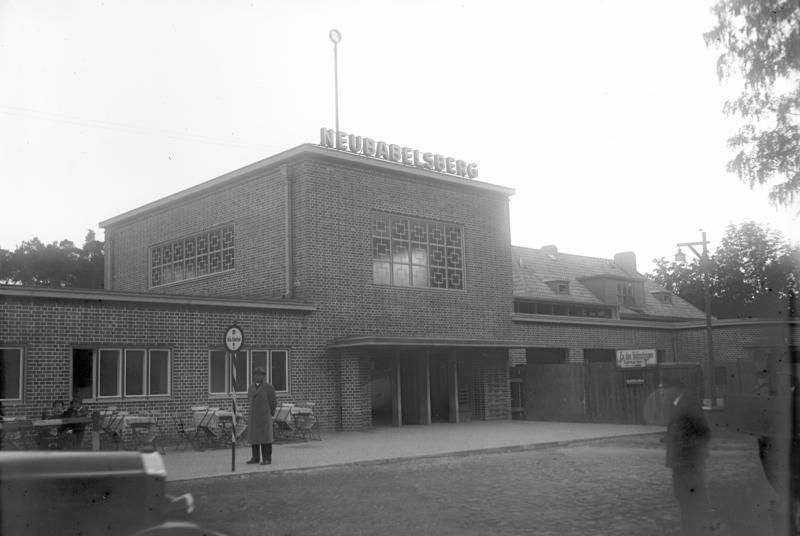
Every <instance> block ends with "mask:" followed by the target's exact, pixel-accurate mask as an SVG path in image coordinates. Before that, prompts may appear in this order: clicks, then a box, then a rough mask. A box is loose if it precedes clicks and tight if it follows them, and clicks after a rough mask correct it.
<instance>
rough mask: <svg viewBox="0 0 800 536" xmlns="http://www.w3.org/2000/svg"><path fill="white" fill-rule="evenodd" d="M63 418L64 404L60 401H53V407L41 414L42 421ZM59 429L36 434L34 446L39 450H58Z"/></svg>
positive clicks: (50, 429) (41, 431) (48, 429)
mask: <svg viewBox="0 0 800 536" xmlns="http://www.w3.org/2000/svg"><path fill="white" fill-rule="evenodd" d="M63 416H64V403H63V402H62V401H61V400H55V401H53V406H52V408H51V409H50V412H49V413H48V412H47V411H43V412H42V419H60V418H61V417H63ZM58 430H59V429H57V428H55V427H53V428H45V429H43V430H40V431H39V432H38V433H37V434H36V445H37V446H38V447H39V448H40V449H50V448H58V445H59V440H58V437H59V432H58Z"/></svg>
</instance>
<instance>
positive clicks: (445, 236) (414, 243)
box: [372, 213, 464, 290]
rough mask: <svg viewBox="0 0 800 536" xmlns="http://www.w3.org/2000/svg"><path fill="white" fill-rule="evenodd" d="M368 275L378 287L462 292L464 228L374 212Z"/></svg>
mask: <svg viewBox="0 0 800 536" xmlns="http://www.w3.org/2000/svg"><path fill="white" fill-rule="evenodd" d="M372 274H373V281H374V282H375V283H377V284H382V285H392V286H396V287H416V288H435V289H451V290H463V289H464V229H463V228H462V227H460V226H458V225H451V224H446V223H440V222H433V221H425V220H417V219H412V218H405V217H402V216H394V215H390V214H379V213H376V214H375V217H374V220H373V229H372Z"/></svg>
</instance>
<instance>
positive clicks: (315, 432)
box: [291, 402, 322, 441]
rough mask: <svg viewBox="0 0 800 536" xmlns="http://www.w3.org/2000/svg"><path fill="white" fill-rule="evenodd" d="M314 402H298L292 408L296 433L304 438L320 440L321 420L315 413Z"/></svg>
mask: <svg viewBox="0 0 800 536" xmlns="http://www.w3.org/2000/svg"><path fill="white" fill-rule="evenodd" d="M314 405H315V403H314V402H298V403H297V404H296V405H295V406H294V407H293V408H292V409H291V413H292V421H293V422H294V427H295V435H296V436H297V437H300V438H302V439H309V438H311V439H316V440H317V441H320V440H321V439H322V436H321V435H320V432H319V422H318V421H317V417H316V416H315V415H314Z"/></svg>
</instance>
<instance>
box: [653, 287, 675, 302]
mask: <svg viewBox="0 0 800 536" xmlns="http://www.w3.org/2000/svg"><path fill="white" fill-rule="evenodd" d="M650 294H652V295H653V297H654V298H655V299H657V300H658V302H659V303H665V304H667V305H669V304H671V303H672V292H670V291H668V290H653V291H650Z"/></svg>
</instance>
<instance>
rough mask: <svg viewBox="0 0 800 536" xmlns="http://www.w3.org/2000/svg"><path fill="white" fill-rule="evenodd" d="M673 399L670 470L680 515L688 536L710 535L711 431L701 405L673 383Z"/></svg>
mask: <svg viewBox="0 0 800 536" xmlns="http://www.w3.org/2000/svg"><path fill="white" fill-rule="evenodd" d="M670 387H671V388H672V391H673V392H674V395H675V396H674V399H673V401H672V403H671V404H670V407H669V420H668V424H667V434H666V436H665V438H664V440H665V443H666V445H667V460H666V465H667V467H669V468H671V469H672V486H673V490H674V492H675V498H676V499H677V500H678V506H679V507H680V511H681V530H682V532H683V534H684V535H685V536H694V535H698V534H711V506H710V503H709V500H708V489H707V487H706V459H707V458H708V443H709V441H710V439H711V429H710V428H709V426H708V421H707V420H706V417H705V415H704V414H703V408H702V407H701V406H700V403H699V402H698V401H697V400H696V399H695V398H694V397H692V396H691V395H690V394H689V393H688V391H687V390H686V387H685V385H683V383H680V382H674V383H673V384H672V385H671V386H670Z"/></svg>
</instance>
